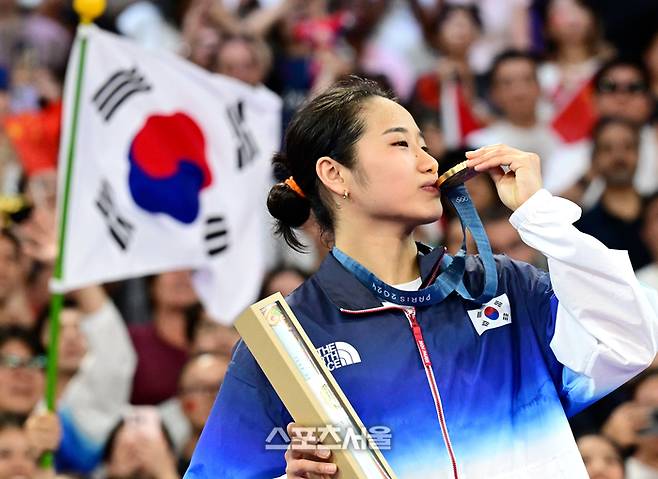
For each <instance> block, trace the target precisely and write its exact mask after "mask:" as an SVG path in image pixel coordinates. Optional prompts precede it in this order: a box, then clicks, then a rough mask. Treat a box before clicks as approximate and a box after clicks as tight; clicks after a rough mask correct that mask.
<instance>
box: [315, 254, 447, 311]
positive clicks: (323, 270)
mask: <svg viewBox="0 0 658 479" xmlns="http://www.w3.org/2000/svg"><path fill="white" fill-rule="evenodd" d="M416 245H417V247H418V252H419V259H418V264H419V267H420V274H421V277H422V279H423V286H422V287H425V286H427V285H428V284H431V283H433V282H434V279H436V276H437V274H438V272H439V265H440V263H441V258H442V257H443V254H444V253H445V248H443V247H441V248H434V249H432V248H430V247H429V246H427V245H425V244H422V243H416ZM315 279H316V281H317V282H318V284H319V285H320V287H321V288H322V290H323V291H324V292H325V293H326V294H327V296H329V299H330V300H331V302H332V303H334V304H335V305H336V306H337V307H338V308H339V309H341V310H347V311H353V312H357V311H358V312H363V313H366V312H369V311H368V310H371V309H379V308H381V307H382V301H381V300H380V299H379V298H378V297H377V296H375V295H374V294H373V293H372V292H371V291H370V289H368V288H367V287H365V286H364V285H363V284H361V282H360V281H359V280H358V279H356V277H355V276H354V275H353V274H352V273H350V272H349V271H348V270H346V269H345V268H344V267H343V265H342V264H340V263H339V262H338V260H337V259H336V258H334V256H333V255H332V254H331V253H329V254H328V255H327V257H326V258H325V259H324V261H323V262H322V264H321V265H320V268H319V269H318V271H317V272H316V273H315Z"/></svg>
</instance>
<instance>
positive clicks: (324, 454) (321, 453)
mask: <svg viewBox="0 0 658 479" xmlns="http://www.w3.org/2000/svg"><path fill="white" fill-rule="evenodd" d="M330 455H331V451H330V450H329V449H318V456H320V457H323V458H325V459H326V458H328V457H329V456H330Z"/></svg>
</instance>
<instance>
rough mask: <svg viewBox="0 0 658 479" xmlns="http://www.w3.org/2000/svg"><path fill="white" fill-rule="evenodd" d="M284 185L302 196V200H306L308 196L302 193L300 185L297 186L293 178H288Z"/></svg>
mask: <svg viewBox="0 0 658 479" xmlns="http://www.w3.org/2000/svg"><path fill="white" fill-rule="evenodd" d="M284 183H285V184H286V185H288V186H289V187H290V189H291V190H292V191H294V192H295V193H297V194H298V195H299V196H301V197H302V198H306V195H305V194H304V192H303V191H302V189H301V188H300V187H299V185H298V184H297V182H296V181H295V179H294V178H293V177H292V176H291V177H290V178H288V179H287V180H286V181H284Z"/></svg>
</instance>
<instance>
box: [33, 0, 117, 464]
mask: <svg viewBox="0 0 658 479" xmlns="http://www.w3.org/2000/svg"><path fill="white" fill-rule="evenodd" d="M105 5H106V1H105V0H74V2H73V8H74V9H75V11H76V12H77V14H78V15H79V16H80V24H81V25H89V24H91V23H92V22H93V21H94V19H96V18H98V17H99V16H100V15H102V14H103V12H104V11H105ZM76 41H78V42H79V48H80V51H79V55H78V64H77V65H76V71H75V88H74V92H73V107H72V110H71V112H72V114H71V129H70V132H69V137H68V138H67V140H68V141H67V144H66V148H68V150H67V152H66V163H65V164H64V165H60V167H63V168H65V171H64V175H65V176H64V185H63V186H64V190H63V191H62V192H61V198H62V202H61V205H59V206H60V208H61V211H60V218H59V230H58V231H59V238H58V245H57V258H56V260H55V269H54V271H53V279H54V280H55V281H56V282H57V281H59V280H61V279H62V272H63V265H64V251H65V249H64V247H65V245H66V226H67V219H68V208H69V198H70V192H71V177H72V173H73V161H74V160H75V149H76V144H77V133H78V119H79V118H78V117H79V113H80V99H81V94H82V86H83V79H84V70H85V60H86V57H87V35H86V33H84V32H83V33H80V31H78V38H77V40H76ZM63 304H64V294H63V293H61V292H59V291H56V292H54V293H53V294H52V296H51V299H50V327H49V330H50V334H49V338H48V361H47V370H46V371H47V372H46V407H47V408H48V411H50V412H55V410H56V403H57V360H58V352H59V351H58V350H59V329H60V314H61V312H62V306H63ZM53 465H54V456H53V453H52V452H50V451H49V452H46V453H45V454H44V455H43V457H42V459H41V467H42V468H44V469H47V468H51V467H53Z"/></svg>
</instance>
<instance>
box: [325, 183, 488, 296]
mask: <svg viewBox="0 0 658 479" xmlns="http://www.w3.org/2000/svg"><path fill="white" fill-rule="evenodd" d="M445 194H446V196H447V197H448V199H449V200H450V202H451V203H452V205H453V206H454V207H455V210H456V211H457V214H458V215H459V220H460V222H461V225H462V232H463V233H464V240H463V241H462V246H461V249H460V250H459V252H458V253H457V254H456V255H455V256H453V257H449V256H448V255H445V258H446V259H445V266H446V268H445V269H444V271H443V272H442V273H441V274H440V275H439V276H438V277H437V278H436V280H435V281H434V283H433V284H431V285H429V286H427V287H426V288H422V289H419V290H418V291H404V290H401V289H397V288H394V287H393V286H391V285H389V284H386V283H385V282H384V281H382V280H381V279H379V278H378V277H377V276H375V275H374V274H373V273H372V272H370V271H369V270H368V269H367V268H365V267H364V266H363V265H361V264H360V263H359V262H357V261H355V260H354V259H352V258H350V257H349V256H348V255H346V254H345V253H344V252H343V251H341V250H340V249H338V248H337V247H335V246H334V248H333V249H332V250H331V254H333V255H334V258H336V260H338V262H339V263H340V264H342V265H343V267H344V268H345V269H347V270H348V271H349V272H351V273H352V274H353V275H354V276H355V277H356V278H357V279H358V280H359V281H360V282H361V284H363V285H364V286H365V287H366V288H368V289H370V290H371V291H372V292H373V294H375V296H377V297H378V298H380V299H381V300H383V301H388V302H390V303H394V304H398V305H401V306H426V305H430V304H438V303H440V302H441V301H443V300H444V299H445V298H446V297H447V296H448V295H449V294H450V293H452V292H453V291H457V293H459V294H460V295H461V296H462V297H463V298H465V299H468V300H470V301H475V302H477V303H480V304H484V303H486V302H488V301H490V300H491V299H492V298H493V297H494V296H495V295H496V290H497V289H498V275H497V273H496V263H495V260H494V257H493V253H492V251H491V246H490V245H489V240H488V239H487V235H486V233H485V231H484V226H482V221H480V217H479V216H478V214H477V211H476V210H475V207H474V206H473V202H472V201H471V198H470V196H469V195H468V192H467V191H466V187H465V186H464V185H458V186H454V187H452V188H450V189H449V190H447V191H446V193H445ZM467 230H468V231H470V232H471V235H472V236H473V239H474V240H475V244H476V245H477V248H478V253H479V254H480V258H481V260H482V264H483V267H484V285H483V288H482V291H481V292H480V294H479V295H478V296H473V295H472V294H471V293H470V291H468V290H467V289H466V287H465V286H464V283H463V277H464V269H465V266H466V231H467Z"/></svg>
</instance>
